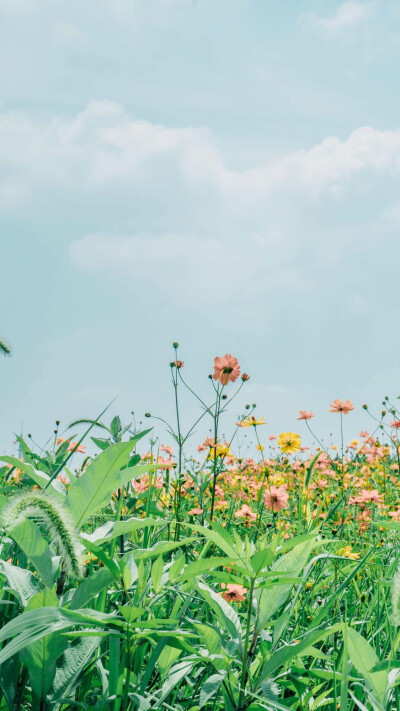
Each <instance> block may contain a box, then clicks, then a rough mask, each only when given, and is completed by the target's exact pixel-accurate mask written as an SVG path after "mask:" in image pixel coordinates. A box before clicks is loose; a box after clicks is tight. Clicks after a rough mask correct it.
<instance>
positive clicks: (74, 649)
mask: <svg viewBox="0 0 400 711" xmlns="http://www.w3.org/2000/svg"><path fill="white" fill-rule="evenodd" d="M100 641H101V637H82V638H81V639H79V638H78V639H76V640H73V642H72V643H71V644H69V645H68V647H67V649H66V650H65V652H64V653H63V654H62V655H61V657H60V659H59V660H58V662H57V668H56V673H55V677H54V681H53V686H52V687H51V689H50V693H49V695H48V698H49V701H50V702H52V703H54V704H57V702H58V701H59V699H61V698H68V697H69V696H70V695H72V693H73V692H74V690H75V687H76V685H77V683H78V680H79V676H80V675H81V674H82V673H83V671H84V668H85V665H86V664H87V663H88V662H89V661H90V659H91V658H92V656H93V654H94V652H95V650H96V649H97V647H98V646H99V644H100ZM57 705H58V706H59V705H60V704H57Z"/></svg>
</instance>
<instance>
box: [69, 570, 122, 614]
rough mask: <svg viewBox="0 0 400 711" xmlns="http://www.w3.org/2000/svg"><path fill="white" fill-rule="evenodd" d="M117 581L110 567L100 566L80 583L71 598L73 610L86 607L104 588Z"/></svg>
mask: <svg viewBox="0 0 400 711" xmlns="http://www.w3.org/2000/svg"><path fill="white" fill-rule="evenodd" d="M114 581H115V576H114V575H113V573H112V572H111V570H109V568H99V569H98V570H96V571H95V572H94V573H93V575H90V576H89V577H88V578H85V580H84V581H83V582H82V583H80V585H79V587H77V588H76V590H75V591H74V594H73V595H72V598H71V605H70V606H71V610H78V609H79V608H82V607H85V605H87V604H88V602H89V601H90V600H91V599H92V598H94V597H95V596H96V595H98V594H99V593H100V592H101V591H102V590H104V589H105V588H108V587H109V586H111V585H112V584H113V582H114Z"/></svg>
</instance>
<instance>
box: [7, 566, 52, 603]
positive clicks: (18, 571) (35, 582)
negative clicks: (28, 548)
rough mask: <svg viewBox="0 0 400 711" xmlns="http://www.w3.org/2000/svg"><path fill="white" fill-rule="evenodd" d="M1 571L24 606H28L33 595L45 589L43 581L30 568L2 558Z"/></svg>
mask: <svg viewBox="0 0 400 711" xmlns="http://www.w3.org/2000/svg"><path fill="white" fill-rule="evenodd" d="M0 572H1V573H2V574H3V575H5V577H6V579H7V583H8V586H9V588H10V589H11V590H13V591H14V592H15V593H16V594H17V595H18V597H19V600H20V603H21V605H22V607H26V605H27V604H28V602H29V600H30V599H31V597H33V595H36V594H37V593H39V592H41V591H42V590H43V583H42V582H41V580H40V579H39V578H38V577H37V576H36V575H33V573H31V571H30V570H25V569H24V568H20V567H19V566H18V565H12V564H11V563H7V562H6V561H5V560H1V561H0Z"/></svg>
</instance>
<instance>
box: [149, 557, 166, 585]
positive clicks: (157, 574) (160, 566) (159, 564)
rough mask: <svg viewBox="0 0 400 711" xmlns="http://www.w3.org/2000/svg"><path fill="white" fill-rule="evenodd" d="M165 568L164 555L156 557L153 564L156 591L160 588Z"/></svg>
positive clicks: (152, 575) (153, 580)
mask: <svg viewBox="0 0 400 711" xmlns="http://www.w3.org/2000/svg"><path fill="white" fill-rule="evenodd" d="M163 570H164V562H163V558H162V555H160V556H158V558H156V559H155V561H154V562H153V564H152V566H151V581H152V583H153V588H154V591H155V592H156V593H158V591H159V590H160V584H161V578H162V574H163Z"/></svg>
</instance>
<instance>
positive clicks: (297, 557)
mask: <svg viewBox="0 0 400 711" xmlns="http://www.w3.org/2000/svg"><path fill="white" fill-rule="evenodd" d="M314 545H315V536H313V537H312V538H311V540H307V541H303V542H302V543H299V544H298V545H296V546H295V547H294V548H293V549H292V550H291V551H290V552H289V553H286V554H285V555H283V556H281V557H280V558H279V559H278V560H277V561H276V563H275V564H274V565H273V567H272V571H276V572H278V573H279V574H281V573H290V574H291V575H293V576H298V575H299V574H300V573H301V571H302V570H303V568H304V567H305V565H306V563H307V561H308V558H309V557H310V553H311V550H312V548H313V546H314ZM292 587H293V584H291V583H285V584H282V583H279V582H277V583H275V584H274V585H272V587H268V588H265V589H263V588H261V589H259V590H257V592H256V599H257V604H258V619H257V628H258V629H260V630H261V629H263V627H264V626H265V624H266V622H267V621H268V620H269V619H270V618H271V617H272V616H273V615H274V614H275V613H276V612H277V611H278V610H279V608H280V607H282V605H283V604H284V603H285V602H286V600H287V599H288V597H289V595H290V593H291V590H292Z"/></svg>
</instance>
